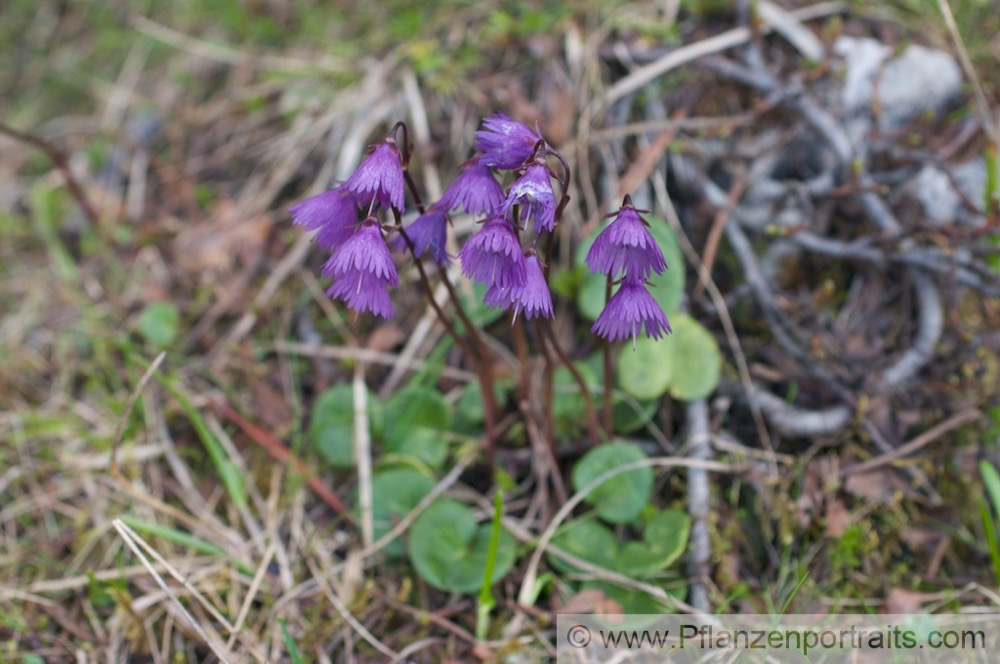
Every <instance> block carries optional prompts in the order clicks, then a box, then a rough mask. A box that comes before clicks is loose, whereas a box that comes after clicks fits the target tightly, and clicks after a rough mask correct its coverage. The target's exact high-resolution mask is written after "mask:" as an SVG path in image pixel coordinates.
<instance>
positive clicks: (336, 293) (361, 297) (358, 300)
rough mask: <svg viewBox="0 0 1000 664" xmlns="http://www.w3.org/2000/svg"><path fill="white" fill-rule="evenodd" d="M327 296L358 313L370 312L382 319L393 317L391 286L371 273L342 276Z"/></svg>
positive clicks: (327, 292) (329, 289) (354, 273)
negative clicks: (343, 303)
mask: <svg viewBox="0 0 1000 664" xmlns="http://www.w3.org/2000/svg"><path fill="white" fill-rule="evenodd" d="M326 294H327V296H329V297H334V298H337V299H340V300H343V301H344V302H346V303H347V306H348V307H350V308H351V309H353V310H354V311H356V312H358V313H361V312H364V311H370V312H372V313H373V314H375V315H376V316H381V317H382V318H389V317H390V316H392V299H391V298H390V297H389V285H388V283H387V282H385V281H383V280H382V279H379V278H378V277H376V276H375V275H373V274H372V273H371V272H352V273H349V274H345V275H342V276H340V277H338V278H337V281H335V282H334V283H333V285H332V286H330V287H329V288H328V289H327V290H326Z"/></svg>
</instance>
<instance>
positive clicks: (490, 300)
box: [483, 253, 553, 320]
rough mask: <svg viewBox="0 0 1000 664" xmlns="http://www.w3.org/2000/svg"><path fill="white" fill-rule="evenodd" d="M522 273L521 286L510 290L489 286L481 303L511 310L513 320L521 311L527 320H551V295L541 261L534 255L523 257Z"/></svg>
mask: <svg viewBox="0 0 1000 664" xmlns="http://www.w3.org/2000/svg"><path fill="white" fill-rule="evenodd" d="M524 272H525V279H524V285H523V286H512V287H510V288H500V287H498V286H491V287H490V288H489V290H487V291H486V296H485V297H484V298H483V303H484V304H486V305H488V306H491V307H496V308H498V309H506V308H508V307H511V308H513V309H514V319H515V320H516V319H517V315H518V314H519V313H520V312H521V311H523V312H524V317H525V318H529V319H530V318H535V317H536V316H544V317H545V318H552V316H553V314H552V293H550V292H549V285H548V284H547V283H545V273H544V271H543V270H542V264H541V261H539V260H538V256H536V255H535V254H534V253H531V254H526V255H525V257H524Z"/></svg>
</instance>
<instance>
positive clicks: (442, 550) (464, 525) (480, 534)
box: [407, 499, 515, 593]
mask: <svg viewBox="0 0 1000 664" xmlns="http://www.w3.org/2000/svg"><path fill="white" fill-rule="evenodd" d="M491 530H492V527H491V524H490V523H483V524H479V523H477V522H476V517H475V515H474V514H473V513H472V510H471V509H469V508H468V507H466V506H465V505H463V504H462V503H460V502H458V501H456V500H450V499H443V500H438V501H436V502H435V503H434V504H433V505H431V506H430V507H428V508H427V510H425V511H424V513H423V514H421V515H420V516H419V517H418V518H417V520H416V521H414V522H413V526H412V527H411V528H410V539H409V542H408V549H407V550H408V552H409V554H410V560H411V561H412V562H413V566H414V567H415V568H416V570H417V573H418V574H419V575H420V576H421V578H423V580H424V581H426V582H427V583H428V584H430V585H432V586H434V587H435V588H438V589H440V590H449V591H455V592H461V593H470V592H474V591H477V590H479V588H480V587H481V586H482V583H483V574H485V573H486V559H487V555H488V553H489V546H490V533H491ZM514 557H515V544H514V537H513V536H512V535H511V534H510V533H509V532H507V531H506V530H505V529H501V530H500V541H499V546H498V547H497V557H496V564H495V565H494V567H493V576H492V578H491V579H490V582H491V583H496V582H498V581H499V580H500V579H502V578H503V577H504V576H505V575H506V574H507V572H509V571H510V569H511V567H513V566H514Z"/></svg>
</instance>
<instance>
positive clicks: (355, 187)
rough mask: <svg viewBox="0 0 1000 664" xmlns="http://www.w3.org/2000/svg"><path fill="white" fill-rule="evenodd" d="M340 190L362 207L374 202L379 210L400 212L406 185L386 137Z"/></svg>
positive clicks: (391, 141) (392, 144) (396, 151)
mask: <svg viewBox="0 0 1000 664" xmlns="http://www.w3.org/2000/svg"><path fill="white" fill-rule="evenodd" d="M343 188H344V189H346V190H347V191H350V192H353V193H354V194H355V195H356V196H357V199H358V202H359V203H361V205H362V206H365V205H368V204H370V203H371V200H372V198H375V199H377V200H378V202H379V205H381V206H382V207H383V208H390V207H391V208H395V209H396V210H398V211H400V212H402V211H403V206H404V205H405V200H404V194H403V191H404V189H405V188H406V183H405V182H404V179H403V162H402V161H401V159H400V156H399V148H398V147H397V146H396V141H395V140H394V139H393V138H391V137H390V138H387V139H385V140H384V141H382V142H381V143H379V144H378V145H376V146H374V147H373V148H372V149H371V151H370V152H369V153H368V156H367V157H365V160H364V161H363V162H361V165H360V166H358V168H357V170H355V171H354V173H352V174H351V177H349V178H347V182H345V183H344V186H343Z"/></svg>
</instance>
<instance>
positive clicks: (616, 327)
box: [590, 277, 671, 348]
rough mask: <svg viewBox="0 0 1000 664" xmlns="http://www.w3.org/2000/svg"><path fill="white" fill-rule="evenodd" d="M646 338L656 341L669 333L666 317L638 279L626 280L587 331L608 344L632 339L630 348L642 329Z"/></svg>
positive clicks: (628, 278) (629, 278)
mask: <svg viewBox="0 0 1000 664" xmlns="http://www.w3.org/2000/svg"><path fill="white" fill-rule="evenodd" d="M644 325H645V327H646V336H648V337H651V338H653V339H659V338H660V337H661V336H663V334H664V333H666V334H670V332H671V330H670V323H669V322H668V321H667V315H666V314H664V313H663V309H662V308H661V307H660V305H659V303H658V302H657V301H656V300H655V299H654V298H653V296H652V295H650V294H649V292H648V291H647V290H646V285H645V283H644V282H643V281H642V280H639V279H632V278H631V277H627V278H626V279H625V281H623V282H622V285H621V286H620V287H619V288H618V290H617V291H616V292H615V294H614V295H612V296H611V299H610V300H608V303H607V305H605V307H604V311H602V312H601V315H600V316H598V317H597V321H596V322H595V323H594V326H593V327H591V328H590V329H591V332H593V333H595V334H597V335H599V336H601V337H604V338H605V339H607V340H608V341H618V340H619V339H627V338H629V337H632V346H633V348H634V347H635V339H636V337H637V336H639V332H640V331H641V330H642V328H643V326H644Z"/></svg>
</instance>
